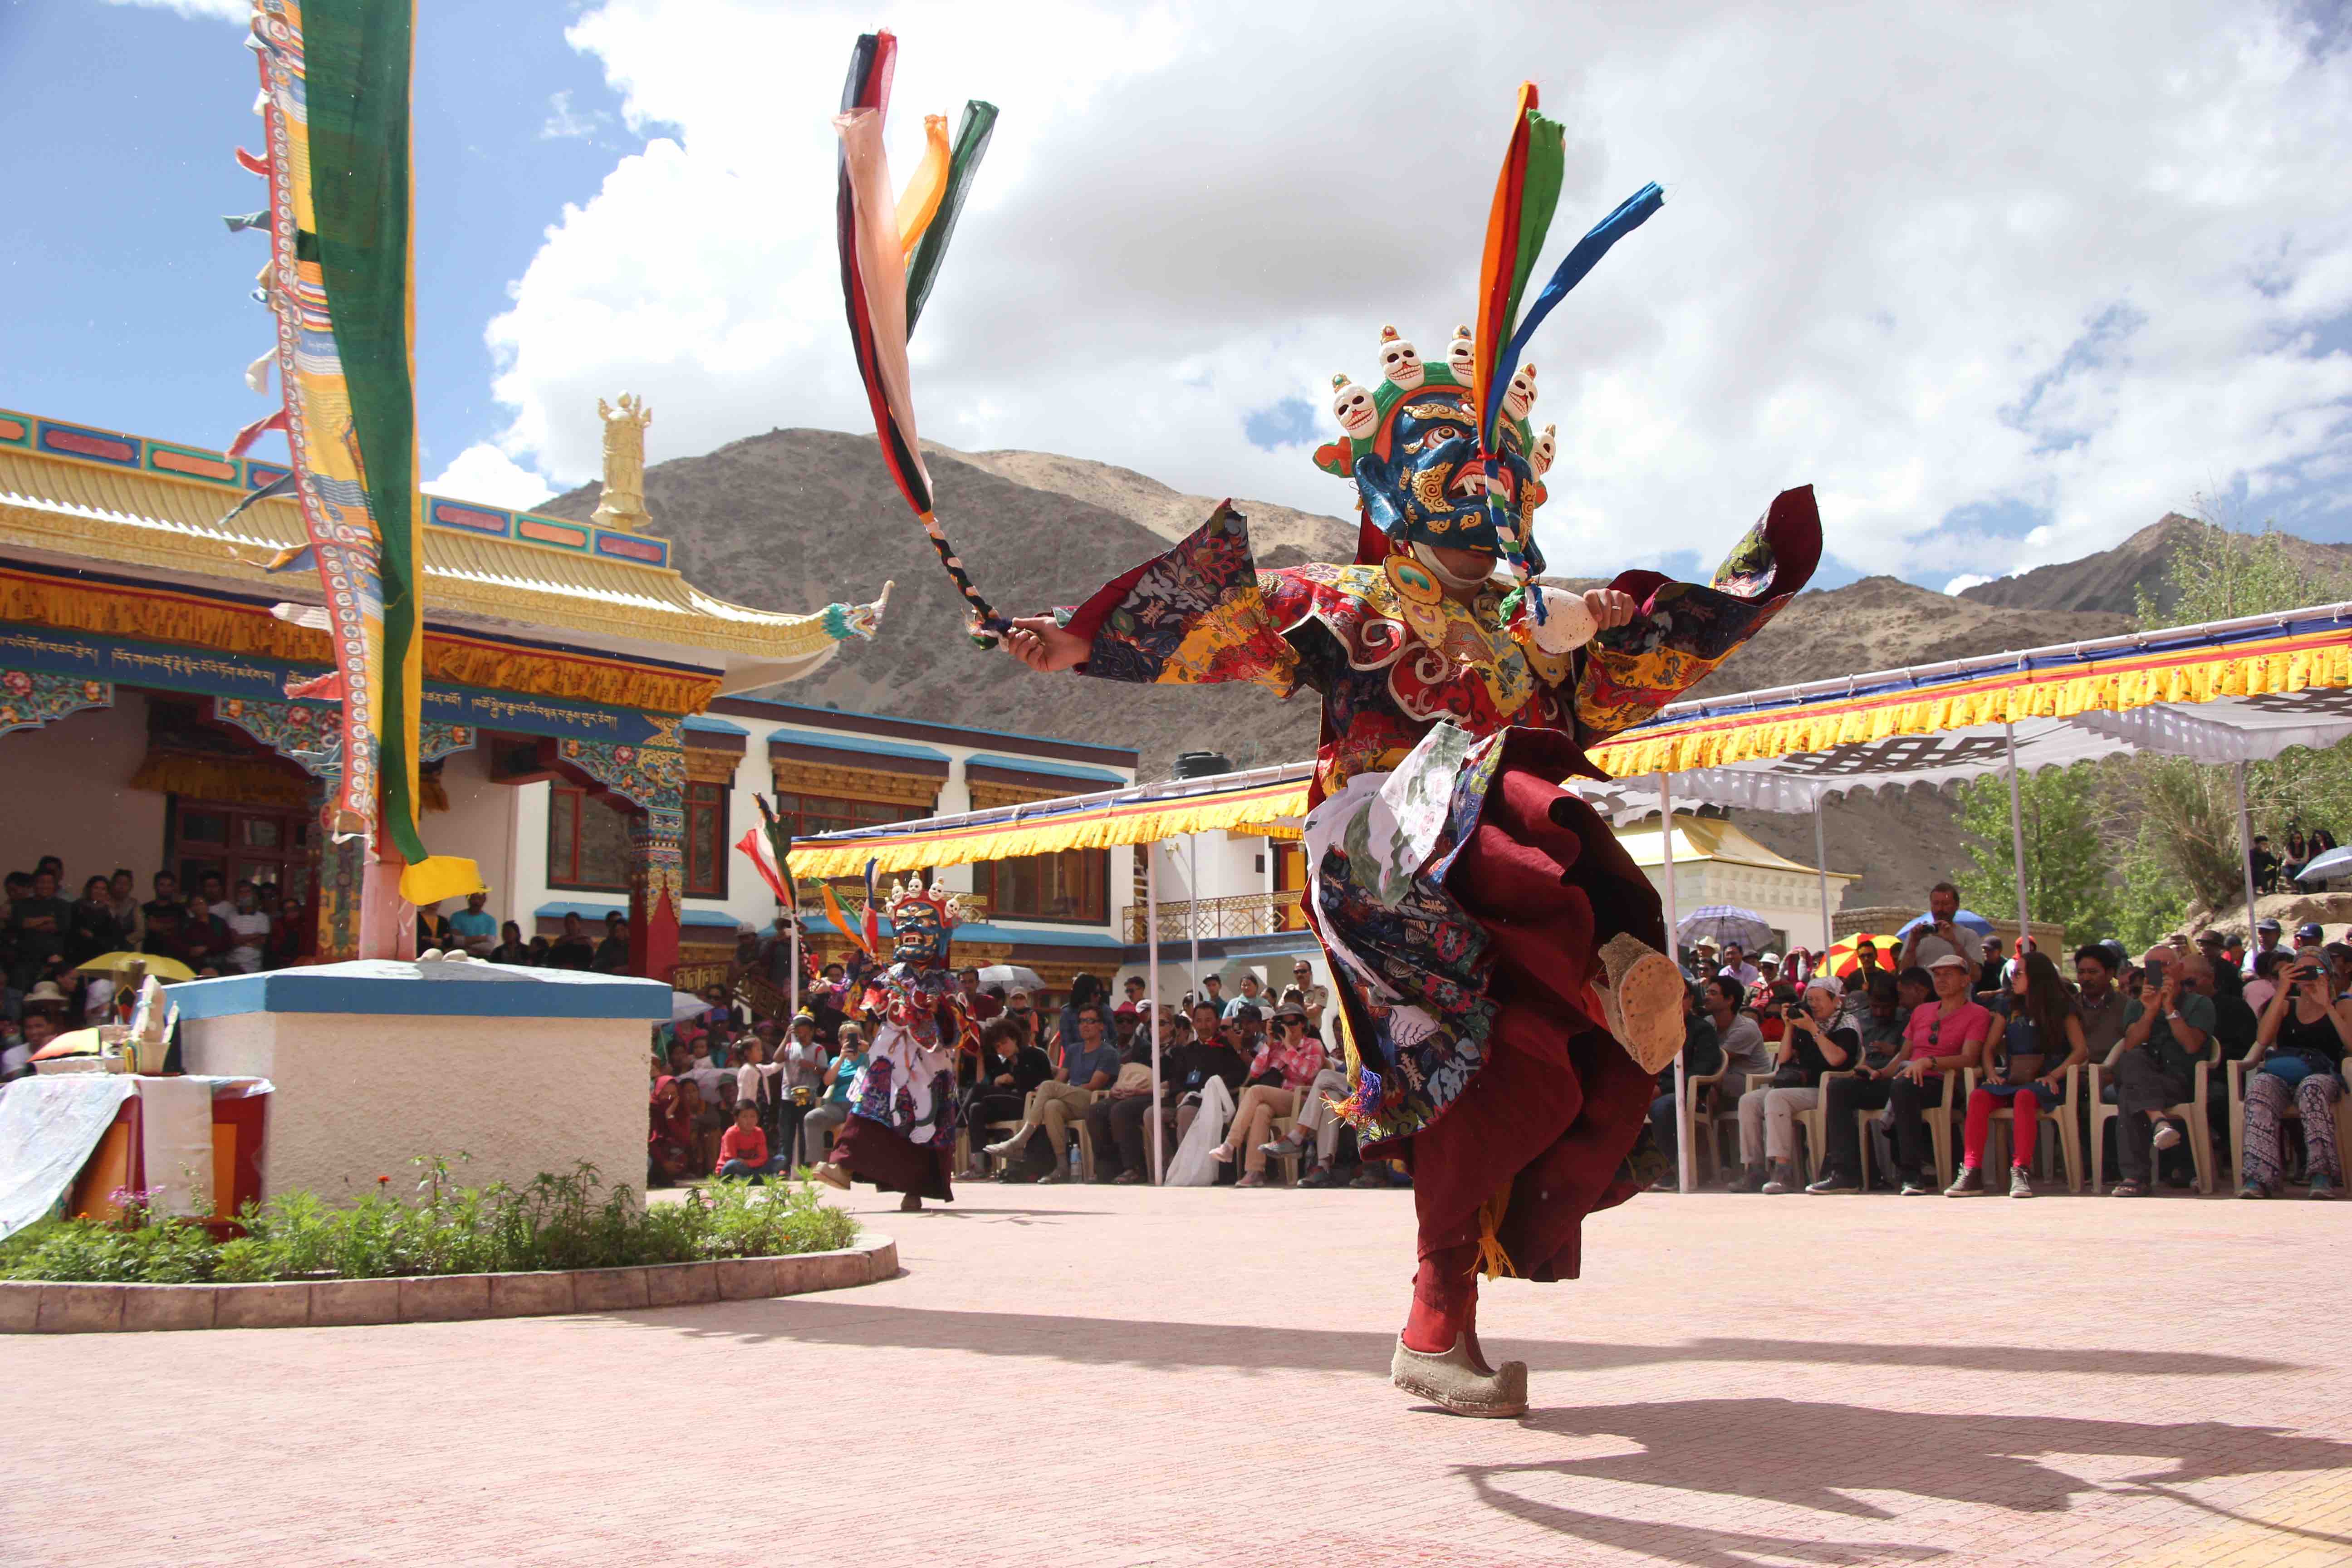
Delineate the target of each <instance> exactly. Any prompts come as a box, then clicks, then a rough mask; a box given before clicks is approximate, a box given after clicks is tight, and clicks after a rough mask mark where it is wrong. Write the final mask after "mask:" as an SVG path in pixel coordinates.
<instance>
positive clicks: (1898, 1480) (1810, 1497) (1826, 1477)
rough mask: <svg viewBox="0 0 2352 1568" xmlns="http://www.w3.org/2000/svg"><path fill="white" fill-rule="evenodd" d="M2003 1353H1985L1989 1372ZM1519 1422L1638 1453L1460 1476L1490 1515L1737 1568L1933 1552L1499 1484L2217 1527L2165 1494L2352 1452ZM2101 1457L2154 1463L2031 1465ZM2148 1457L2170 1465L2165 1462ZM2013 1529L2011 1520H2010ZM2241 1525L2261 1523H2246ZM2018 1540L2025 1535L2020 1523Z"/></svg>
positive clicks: (2248, 1432) (1856, 1424)
mask: <svg viewBox="0 0 2352 1568" xmlns="http://www.w3.org/2000/svg"><path fill="white" fill-rule="evenodd" d="M1979 1354H1980V1355H1981V1356H1982V1357H1983V1358H1984V1363H1995V1362H1997V1361H1999V1360H2000V1358H2004V1357H2006V1356H2007V1355H2009V1354H2011V1352H2005V1351H1991V1350H1986V1351H1983V1352H1979ZM1528 1426H1531V1427H1534V1428H1536V1429H1538V1430H1540V1431H1547V1432H1553V1433H1558V1434H1560V1435H1563V1436H1567V1435H1571V1434H1572V1435H1575V1436H1612V1437H1622V1438H1624V1439H1626V1440H1628V1441H1631V1442H1633V1443H1638V1444H1640V1445H1641V1446H1642V1451H1641V1452H1639V1453H1621V1454H1610V1455H1605V1456H1601V1457H1599V1458H1579V1459H1559V1460H1550V1461H1544V1462H1538V1463H1531V1464H1500V1465H1464V1466H1460V1467H1457V1468H1456V1471H1455V1473H1456V1474H1458V1475H1460V1476H1462V1477H1464V1478H1465V1479H1467V1480H1468V1481H1469V1482H1470V1484H1471V1488H1472V1490H1473V1492H1474V1494H1475V1497H1476V1498H1477V1500H1478V1501H1480V1502H1481V1503H1483V1504H1485V1505H1486V1507H1488V1508H1491V1509H1494V1510H1497V1511H1498V1512H1502V1513H1507V1514H1508V1515H1510V1516H1511V1517H1513V1518H1515V1519H1518V1520H1522V1521H1526V1522H1528V1523H1530V1524H1535V1525H1538V1526H1540V1527H1542V1528H1544V1529H1547V1530H1551V1531H1558V1532H1559V1533H1560V1534H1563V1535H1569V1536H1573V1537H1575V1538H1577V1539H1579V1540H1580V1541H1585V1542H1591V1543H1592V1544H1594V1545H1596V1546H1607V1547H1617V1548H1623V1549H1626V1550H1634V1551H1640V1552H1649V1553H1652V1554H1654V1555H1656V1556H1659V1557H1662V1558H1664V1559H1666V1560H1668V1561H1671V1562H1675V1563H1687V1564H1690V1565H1691V1568H1748V1564H1749V1563H1751V1562H1752V1561H1753V1559H1754V1558H1755V1557H1757V1556H1765V1557H1791V1558H1795V1559H1798V1560H1800V1561H1802V1562H1807V1563H1862V1562H1869V1561H1878V1560H1881V1559H1885V1558H1890V1557H1891V1558H1898V1559H1906V1560H1920V1559H1925V1558H1929V1557H1936V1556H1941V1555H1943V1554H1944V1552H1943V1551H1942V1549H1940V1548H1937V1547H1932V1546H1927V1545H1921V1544H1906V1543H1903V1542H1820V1541H1813V1540H1804V1539H1799V1538H1794V1537H1775V1536H1770V1535H1764V1534H1742V1533H1739V1532H1737V1531H1731V1532H1726V1531H1719V1530H1706V1529H1692V1528H1685V1527H1681V1526H1676V1525H1670V1524H1661V1523H1657V1522H1654V1521H1647V1520H1624V1519H1618V1518H1615V1517H1612V1515H1609V1514H1605V1513H1594V1512H1587V1511H1584V1510H1578V1509H1572V1508H1564V1507H1560V1506H1558V1505H1555V1504H1551V1503H1548V1502H1544V1501H1541V1500H1538V1499H1535V1498H1530V1497H1528V1496H1525V1495H1523V1494H1522V1493H1520V1492H1519V1491H1517V1489H1515V1487H1514V1485H1513V1483H1514V1482H1515V1481H1517V1480H1519V1479H1523V1478H1528V1477H1551V1478H1557V1479H1559V1481H1560V1482H1561V1483H1564V1484H1563V1485H1561V1486H1559V1487H1558V1488H1557V1490H1559V1491H1562V1492H1568V1491H1572V1490H1573V1486H1574V1483H1575V1482H1576V1481H1579V1480H1611V1481H1621V1482H1632V1483H1637V1484H1640V1485H1643V1486H1649V1487H1668V1488H1675V1489H1681V1490H1685V1491H1689V1492H1696V1493H1704V1494H1706V1495H1709V1496H1713V1497H1744V1498H1749V1499H1753V1500H1758V1501H1764V1502H1775V1503H1783V1504H1788V1505H1790V1506H1793V1507H1800V1508H1806V1509H1813V1510H1822V1511H1823V1512H1828V1513H1835V1514H1845V1515H1849V1516H1852V1517H1853V1518H1856V1519H1863V1520H1875V1521H1896V1522H1898V1523H1899V1521H1900V1520H1901V1518H1902V1515H1901V1514H1900V1513H1897V1512H1895V1511H1892V1510H1888V1509H1886V1508H1885V1507H1883V1506H1881V1505H1879V1504H1877V1503H1874V1502H1871V1501H1867V1500H1862V1499H1858V1498H1854V1497H1852V1496H1849V1495H1847V1494H1848V1493H1849V1492H1850V1491H1894V1492H1903V1493H1906V1494H1909V1495H1912V1496H1916V1497H1921V1498H1931V1499H1937V1500H1948V1501H1952V1502H1960V1503H1990V1504H1992V1505H1993V1506H1995V1507H1998V1508H2004V1509H2011V1510H2016V1511H2018V1512H2020V1513H2027V1514H2033V1513H2063V1512H2064V1511H2066V1510H2068V1509H2070V1508H2071V1507H2072V1506H2073V1504H2074V1499H2075V1497H2076V1495H2077V1494H2082V1495H2085V1496H2094V1497H2095V1496H2106V1495H2118V1494H2119V1495H2123V1496H2164V1497H2168V1498H2170V1499H2171V1500H2174V1501H2176V1502H2179V1503H2180V1504H2182V1505H2183V1506H2186V1507H2189V1508H2198V1509H2203V1510H2206V1511H2209V1512H2213V1513H2216V1514H2220V1515H2222V1516H2223V1517H2227V1518H2232V1519H2235V1518H2238V1517H2240V1516H2237V1515H2233V1514H2228V1513H2227V1512H2226V1510H2219V1509H2214V1508H2212V1507H2211V1506H2210V1505H2209V1504H2205V1503H2202V1502H2200V1500H2197V1499H2195V1498H2192V1497H2189V1496H2186V1495H2183V1494H2181V1493H2179V1492H2178V1491H2177V1490H2175V1488H2177V1487H2179V1486H2180V1485H2182V1484H2184V1483H2189V1482H2194V1481H2200V1480H2210V1479H2218V1478H2222V1477H2230V1476H2243V1475H2255V1474H2269V1473H2278V1472H2293V1471H2305V1472H2315V1473H2323V1472H2331V1471H2340V1472H2343V1473H2345V1474H2346V1475H2347V1476H2352V1444H2345V1443H2337V1442H2332V1441H2328V1440H2326V1439H2323V1438H2316V1437H2299V1436H2293V1435H2291V1434H2289V1433H2287V1432H2285V1431H2283V1430H2281V1429H2280V1428H2277V1427H2272V1426H2235V1425H2232V1424H2230V1423H2227V1422H2221V1421H2189V1422H2178V1423H2169V1424H2164V1423H2147V1422H2136V1421H2105V1420H2095V1419H2089V1418H2078V1417H2070V1416H2047V1415H2025V1416H1999V1415H1973V1414H1916V1413H1908V1412H1903V1411H1894V1410H1880V1409H1875V1408H1873V1407H1871V1406H1868V1405H1839V1404H1812V1403H1806V1402H1803V1401H1800V1400H1791V1399H1697V1400H1675V1401H1671V1402H1665V1403H1661V1404H1654V1405H1586V1406H1577V1407H1570V1408H1559V1409H1549V1410H1538V1411H1536V1412H1535V1413H1534V1414H1532V1415H1530V1416H1529V1417H1528ZM2048 1454H2100V1455H2112V1456H2117V1457H2129V1458H2151V1459H2154V1460H2157V1461H2159V1462H2158V1463H2154V1464H2151V1465H2149V1466H2148V1467H2147V1468H2146V1469H2145V1470H2144V1471H2141V1472H2139V1473H2136V1474H2134V1475H2132V1476H2130V1477H2127V1478H2126V1479H2123V1480H2121V1481H2112V1482H2091V1481H2085V1480H2083V1479H2079V1478H2077V1477H2074V1476H2072V1475H2069V1474H2067V1473H2065V1472H2064V1471H2063V1470H2059V1469H2056V1468H2052V1467H2051V1466H2049V1465H2045V1464H2042V1463H2041V1462H2040V1461H2039V1460H2038V1459H2036V1458H2033V1457H2032V1456H2036V1455H2048ZM2161 1461H2170V1462H2169V1463H2164V1462H2161ZM2021 1522H2022V1521H2021ZM2247 1522H2252V1523H2256V1524H2264V1523H2265V1522H2266V1521H2260V1520H2254V1521H2247ZM2266 1527H2267V1528H2269V1529H2271V1530H2273V1531H2277V1532H2278V1533H2279V1534H2280V1536H2281V1537H2282V1538H2284V1540H2283V1542H2282V1549H2283V1550H2288V1551H2292V1550H2295V1548H2294V1547H2291V1546H2287V1545H2286V1544H2285V1541H2286V1540H2299V1541H2301V1542H2309V1543H2314V1544H2320V1543H2325V1544H2329V1545H2352V1539H2347V1538H2346V1537H2343V1536H2336V1535H2327V1534H2323V1533H2319V1532H2316V1531H2301V1530H2295V1529H2293V1528H2292V1527H2288V1526H2281V1525H2267V1526H2266ZM2025 1528H2026V1529H2028V1530H2030V1529H2031V1526H2030V1525H2029V1526H2025Z"/></svg>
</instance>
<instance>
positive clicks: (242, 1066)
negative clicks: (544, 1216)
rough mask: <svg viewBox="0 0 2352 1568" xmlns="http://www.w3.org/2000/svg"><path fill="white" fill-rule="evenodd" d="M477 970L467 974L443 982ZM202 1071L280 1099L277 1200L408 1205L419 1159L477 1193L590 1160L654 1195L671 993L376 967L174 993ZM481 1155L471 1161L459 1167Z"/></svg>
mask: <svg viewBox="0 0 2352 1568" xmlns="http://www.w3.org/2000/svg"><path fill="white" fill-rule="evenodd" d="M445 969H446V970H450V971H454V970H467V971H473V972H475V973H471V974H468V975H466V976H465V977H463V978H460V977H458V976H457V975H456V974H454V973H436V971H442V970H445ZM172 999H173V1001H175V1002H177V1003H178V1004H179V1005H180V1008H181V1019H182V1023H181V1058H182V1063H183V1065H184V1068H186V1070H187V1071H189V1072H191V1073H210V1074H217V1075H221V1076H229V1077H250V1078H265V1079H268V1080H269V1081H270V1083H271V1084H272V1085H273V1086H274V1087H275V1089H276V1095H275V1098H274V1099H273V1100H272V1103H271V1109H270V1118H269V1139H268V1144H267V1145H266V1147H265V1150H264V1159H263V1166H262V1173H261V1174H262V1190H263V1192H264V1194H267V1195H276V1194H282V1193H287V1192H291V1191H294V1190H297V1189H308V1190H310V1191H311V1192H314V1193H316V1194H319V1196H320V1197H321V1198H323V1199H325V1200H326V1201H328V1202H330V1203H334V1202H339V1201H342V1200H345V1199H349V1198H352V1197H354V1196H357V1195H358V1194H361V1193H362V1192H366V1191H369V1190H372V1189H373V1188H374V1187H375V1185H376V1178H377V1177H378V1176H389V1177H391V1178H392V1184H391V1185H392V1190H393V1191H394V1192H396V1193H400V1194H407V1193H409V1192H412V1191H413V1190H414V1188H415V1183H416V1180H417V1178H418V1175H419V1172H418V1171H417V1169H416V1168H415V1166H414V1165H413V1164H412V1163H411V1162H412V1160H414V1159H415V1158H416V1157H418V1156H430V1155H435V1154H439V1155H443V1156H446V1158H447V1159H448V1161H449V1163H450V1167H451V1175H452V1177H453V1179H454V1180H455V1181H456V1182H457V1184H459V1185H461V1186H483V1185H487V1184H488V1183H490V1182H493V1181H503V1182H506V1183H508V1184H510V1185H513V1186H517V1187H521V1186H525V1185H528V1184H530V1180H531V1178H532V1177H534V1176H536V1175H538V1174H539V1173H541V1172H549V1173H556V1174H562V1173H568V1172H570V1171H571V1170H572V1167H573V1166H574V1165H576V1164H578V1163H580V1162H581V1161H583V1160H584V1161H587V1162H588V1163H591V1164H593V1165H594V1166H595V1167H596V1168H597V1171H598V1173H599V1174H600V1175H601V1176H602V1177H603V1179H604V1183H605V1184H606V1185H607V1186H614V1185H619V1184H624V1183H625V1184H628V1185H629V1186H631V1187H636V1188H642V1187H643V1185H644V1184H645V1161H646V1154H645V1149H646V1060H647V1053H648V1050H649V1047H650V1040H651V1036H650V1033H649V1031H650V1027H651V1026H652V1025H653V1024H655V1023H657V1022H660V1021H662V1020H665V1019H667V1017H668V1016H669V1001H670V993H669V987H667V985H664V984H661V983H660V982H659V981H653V980H635V979H624V978H617V977H614V976H610V975H583V974H575V973H568V972H564V971H551V970H533V969H509V968H505V967H503V966H499V965H490V964H470V963H469V964H455V965H446V966H443V965H438V964H435V963H425V964H424V965H421V966H420V965H419V964H416V963H401V962H394V961H362V962H361V963H341V964H326V965H320V966H319V967H316V968H312V969H297V970H285V971H280V972H278V973H271V974H257V975H240V976H233V977H230V978H227V979H222V980H210V981H194V982H191V983H188V984H181V985H175V986H173V987H172ZM461 1153H463V1154H466V1155H468V1156H470V1158H468V1159H467V1160H465V1161H462V1162H461V1161H460V1160H459V1159H458V1158H457V1156H458V1155H459V1154H461Z"/></svg>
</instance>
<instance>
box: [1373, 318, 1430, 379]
mask: <svg viewBox="0 0 2352 1568" xmlns="http://www.w3.org/2000/svg"><path fill="white" fill-rule="evenodd" d="M1381 374H1382V375H1383V376H1386V377H1387V378H1388V380H1389V382H1390V383H1391V384H1392V385H1394V386H1395V387H1396V389H1397V390H1398V391H1399V392H1413V391H1417V390H1419V388H1420V386H1421V382H1422V377H1423V375H1425V374H1428V373H1427V372H1426V371H1425V370H1424V369H1423V365H1422V363H1421V351H1420V350H1419V349H1416V348H1414V347H1413V346H1412V344H1411V343H1409V342H1405V340H1404V339H1402V338H1401V337H1399V336H1397V330H1396V329H1395V328H1394V327H1382V328H1381Z"/></svg>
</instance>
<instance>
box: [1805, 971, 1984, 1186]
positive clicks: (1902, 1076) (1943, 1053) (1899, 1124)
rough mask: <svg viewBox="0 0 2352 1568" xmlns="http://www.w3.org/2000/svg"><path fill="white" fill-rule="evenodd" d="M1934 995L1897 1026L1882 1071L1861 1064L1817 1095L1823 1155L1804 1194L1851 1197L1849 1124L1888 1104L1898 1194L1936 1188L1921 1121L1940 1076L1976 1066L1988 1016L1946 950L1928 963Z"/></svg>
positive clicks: (1856, 1164)
mask: <svg viewBox="0 0 2352 1568" xmlns="http://www.w3.org/2000/svg"><path fill="white" fill-rule="evenodd" d="M1927 973H1928V974H1929V975H1930V976H1931V977H1932V978H1933V982H1934V984H1935V987H1936V997H1935V1000H1934V1001H1933V1002H1928V1003H1922V1004H1921V1005H1919V1006H1918V1007H1917V1008H1916V1009H1914V1010H1913V1012H1912V1014H1911V1017H1910V1019H1909V1021H1908V1022H1907V1023H1906V1025H1905V1026H1904V1036H1903V1051H1902V1054H1901V1055H1899V1056H1897V1057H1896V1058H1895V1060H1894V1061H1893V1062H1891V1063H1889V1064H1888V1065H1887V1066H1885V1068H1872V1067H1871V1066H1870V1065H1869V1064H1868V1062H1867V1061H1866V1060H1865V1061H1864V1065H1863V1066H1861V1067H1859V1068H1855V1069H1854V1076H1853V1077H1852V1078H1842V1079H1835V1080H1834V1081H1832V1083H1831V1084H1830V1085H1829V1087H1828V1088H1827V1089H1824V1090H1823V1091H1822V1107H1823V1114H1822V1121H1823V1123H1824V1126H1823V1129H1822V1133H1823V1136H1822V1142H1825V1143H1827V1144H1828V1145H1829V1151H1828V1153H1827V1155H1826V1157H1825V1158H1824V1159H1823V1160H1822V1175H1821V1179H1820V1180H1819V1181H1816V1182H1814V1183H1813V1184H1811V1186H1809V1187H1807V1188H1806V1189H1805V1190H1806V1191H1807V1192H1809V1193H1853V1192H1859V1191H1861V1190H1862V1145H1861V1137H1860V1134H1859V1131H1857V1129H1856V1128H1855V1125H1854V1113H1855V1112H1856V1111H1858V1110H1877V1109H1878V1108H1879V1107H1881V1106H1885V1107H1887V1108H1888V1109H1889V1110H1892V1111H1893V1113H1894V1121H1895V1165H1896V1172H1895V1173H1896V1176H1897V1177H1898V1179H1899V1180H1900V1181H1901V1183H1902V1191H1903V1195H1904V1196H1906V1197H1920V1196H1924V1195H1926V1194H1930V1193H1933V1192H1934V1191H1935V1190H1936V1189H1935V1186H1934V1184H1932V1183H1931V1182H1930V1181H1929V1180H1928V1178H1927V1176H1926V1175H1924V1174H1922V1173H1923V1172H1924V1171H1925V1170H1926V1168H1927V1166H1928V1164H1929V1163H1931V1162H1932V1161H1933V1159H1934V1157H1935V1151H1934V1145H1933V1144H1932V1143H1931V1142H1930V1141H1929V1138H1928V1132H1927V1121H1926V1113H1927V1108H1928V1107H1929V1106H1931V1105H1935V1106H1937V1107H1938V1110H1937V1114H1941V1110H1940V1102H1941V1100H1942V1099H1943V1092H1944V1075H1945V1074H1946V1073H1952V1072H1962V1071H1965V1070H1967V1069H1968V1068H1972V1067H1974V1066H1976V1065H1977V1062H1978V1060H1979V1058H1980V1057H1981V1056H1982V1054H1983V1051H1984V1045H1985V1037H1986V1036H1987V1035H1988V1034H1989V1033H1990V1031H1991V1028H1992V1023H1993V1017H1992V1015H1991V1014H1990V1013H1989V1012H1987V1011H1985V1009H1984V1008H1982V1007H1979V1006H1978V1005H1976V1004H1975V1003H1974V1002H1972V1001H1970V1000H1969V973H1970V972H1969V961H1968V960H1967V959H1966V958H1964V957H1962V956H1961V955H1960V954H1958V953H1957V952H1947V953H1944V954H1942V955H1941V956H1940V957H1938V958H1937V959H1936V960H1935V961H1934V962H1933V963H1930V964H1929V965H1928V966H1927Z"/></svg>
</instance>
